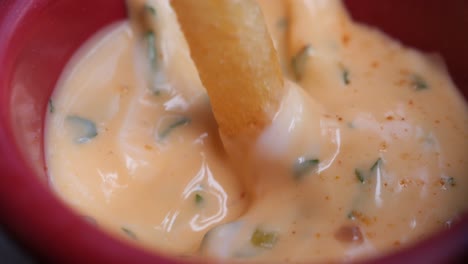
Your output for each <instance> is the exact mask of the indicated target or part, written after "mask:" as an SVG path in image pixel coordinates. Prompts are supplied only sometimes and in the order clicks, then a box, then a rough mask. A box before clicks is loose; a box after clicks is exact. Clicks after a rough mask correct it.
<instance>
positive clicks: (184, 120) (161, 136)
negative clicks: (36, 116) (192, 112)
mask: <svg viewBox="0 0 468 264" xmlns="http://www.w3.org/2000/svg"><path fill="white" fill-rule="evenodd" d="M190 121H191V120H190V118H188V117H180V118H179V119H177V120H176V121H174V122H173V123H171V124H170V125H169V126H168V127H167V128H165V129H164V130H162V131H161V132H159V139H164V138H166V137H167V136H168V135H169V134H170V133H171V132H172V130H174V129H175V128H177V127H180V126H183V125H186V124H189V123H190Z"/></svg>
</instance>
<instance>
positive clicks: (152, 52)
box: [145, 31, 157, 69]
mask: <svg viewBox="0 0 468 264" xmlns="http://www.w3.org/2000/svg"><path fill="white" fill-rule="evenodd" d="M145 39H146V45H147V48H148V50H147V52H148V58H149V61H150V64H151V67H152V68H153V69H156V66H157V64H156V56H157V52H156V38H155V36H154V32H153V31H148V32H146V33H145Z"/></svg>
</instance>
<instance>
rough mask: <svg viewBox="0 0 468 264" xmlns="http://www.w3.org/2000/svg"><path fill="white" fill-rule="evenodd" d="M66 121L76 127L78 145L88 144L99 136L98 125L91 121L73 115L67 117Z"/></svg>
mask: <svg viewBox="0 0 468 264" xmlns="http://www.w3.org/2000/svg"><path fill="white" fill-rule="evenodd" d="M66 121H67V122H69V123H70V124H72V125H73V126H74V127H75V129H76V136H75V142H76V143H78V144H84V143H87V142H89V141H90V140H91V139H93V138H95V137H96V136H97V135H98V131H97V128H96V124H95V123H94V122H93V121H91V120H89V119H86V118H83V117H80V116H76V115H72V116H67V118H66Z"/></svg>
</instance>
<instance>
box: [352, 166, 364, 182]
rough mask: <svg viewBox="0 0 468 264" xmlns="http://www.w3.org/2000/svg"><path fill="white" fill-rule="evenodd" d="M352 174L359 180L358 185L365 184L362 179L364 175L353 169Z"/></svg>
mask: <svg viewBox="0 0 468 264" xmlns="http://www.w3.org/2000/svg"><path fill="white" fill-rule="evenodd" d="M354 174H355V175H356V178H357V179H358V180H359V182H360V183H365V182H366V178H365V177H364V174H363V173H362V172H361V171H360V170H359V169H355V170H354Z"/></svg>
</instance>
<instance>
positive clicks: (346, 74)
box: [341, 67, 351, 85]
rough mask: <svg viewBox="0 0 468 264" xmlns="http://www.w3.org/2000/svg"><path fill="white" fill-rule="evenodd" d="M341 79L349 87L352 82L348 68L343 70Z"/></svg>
mask: <svg viewBox="0 0 468 264" xmlns="http://www.w3.org/2000/svg"><path fill="white" fill-rule="evenodd" d="M341 78H342V80H343V83H344V84H345V85H349V84H350V83H351V81H350V80H349V70H348V69H347V68H344V67H342V68H341Z"/></svg>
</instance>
